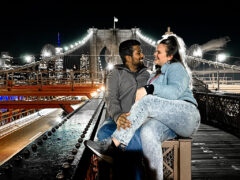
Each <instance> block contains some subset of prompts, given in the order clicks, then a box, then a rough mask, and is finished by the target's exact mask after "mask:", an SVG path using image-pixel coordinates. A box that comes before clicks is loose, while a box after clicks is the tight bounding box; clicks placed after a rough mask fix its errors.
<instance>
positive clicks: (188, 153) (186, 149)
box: [179, 139, 192, 180]
mask: <svg viewBox="0 0 240 180" xmlns="http://www.w3.org/2000/svg"><path fill="white" fill-rule="evenodd" d="M191 142H192V141H191V139H179V144H180V145H179V147H180V180H191V178H192V167H191V159H192V144H191Z"/></svg>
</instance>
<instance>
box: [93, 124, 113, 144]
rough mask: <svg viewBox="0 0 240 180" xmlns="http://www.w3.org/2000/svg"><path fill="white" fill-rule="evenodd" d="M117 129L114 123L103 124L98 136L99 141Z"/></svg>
mask: <svg viewBox="0 0 240 180" xmlns="http://www.w3.org/2000/svg"><path fill="white" fill-rule="evenodd" d="M116 129H117V125H116V124H115V123H114V122H113V123H107V124H103V126H102V127H101V128H100V129H99V130H98V133H97V138H98V140H99V141H102V140H103V139H106V138H109V137H111V135H112V134H113V132H114V131H115V130H116Z"/></svg>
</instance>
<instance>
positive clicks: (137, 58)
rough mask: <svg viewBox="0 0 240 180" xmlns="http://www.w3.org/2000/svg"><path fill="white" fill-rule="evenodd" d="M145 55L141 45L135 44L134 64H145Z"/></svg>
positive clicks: (138, 65)
mask: <svg viewBox="0 0 240 180" xmlns="http://www.w3.org/2000/svg"><path fill="white" fill-rule="evenodd" d="M143 58H144V55H143V53H142V49H141V47H140V46H133V54H132V58H131V59H132V65H134V66H136V67H140V66H142V65H143Z"/></svg>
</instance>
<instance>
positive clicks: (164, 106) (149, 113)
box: [112, 95, 200, 179]
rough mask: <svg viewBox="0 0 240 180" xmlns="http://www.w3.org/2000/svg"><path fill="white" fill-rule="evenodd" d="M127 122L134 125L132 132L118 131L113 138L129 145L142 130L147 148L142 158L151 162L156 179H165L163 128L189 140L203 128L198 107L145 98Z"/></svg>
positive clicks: (149, 96)
mask: <svg viewBox="0 0 240 180" xmlns="http://www.w3.org/2000/svg"><path fill="white" fill-rule="evenodd" d="M127 119H128V120H129V121H131V122H132V123H131V128H127V129H126V130H125V129H121V130H120V131H115V132H114V133H113V135H112V137H114V138H116V139H117V140H119V141H120V142H121V143H123V144H125V145H128V144H129V142H130V140H131V138H132V137H133V134H134V133H135V131H136V129H138V128H139V127H140V126H142V128H141V133H140V136H141V140H142V144H144V145H143V154H144V155H145V156H146V158H147V159H148V160H149V163H150V167H151V168H152V169H153V170H155V171H156V174H157V179H163V172H162V161H163V160H162V148H161V143H159V142H162V139H161V137H162V136H163V135H162V134H163V133H164V132H163V131H164V130H161V127H167V128H169V129H171V130H173V131H174V132H175V133H176V134H178V135H180V136H183V137H190V136H191V135H192V134H193V133H194V132H195V131H196V130H197V129H198V127H199V125H200V114H199V111H198V109H197V108H196V106H195V105H193V104H191V103H189V102H186V101H182V100H167V99H164V98H160V97H157V96H153V95H147V96H144V97H143V98H142V99H141V100H139V101H138V102H137V103H135V104H134V105H133V106H132V109H131V111H130V115H129V116H128V117H127ZM157 122H158V123H157ZM163 125H165V126H163ZM158 126H159V127H158Z"/></svg>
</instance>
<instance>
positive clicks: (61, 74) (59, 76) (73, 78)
mask: <svg viewBox="0 0 240 180" xmlns="http://www.w3.org/2000/svg"><path fill="white" fill-rule="evenodd" d="M104 78H105V73H104V72H103V71H101V72H91V71H54V72H53V71H21V72H19V71H16V72H14V71H13V72H4V73H1V74H0V88H12V87H13V86H15V87H16V86H18V87H20V86H43V85H57V84H64V85H73V84H76V85H77V84H95V83H103V82H104Z"/></svg>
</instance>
